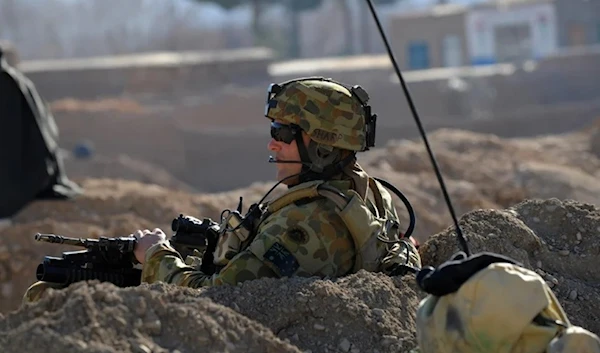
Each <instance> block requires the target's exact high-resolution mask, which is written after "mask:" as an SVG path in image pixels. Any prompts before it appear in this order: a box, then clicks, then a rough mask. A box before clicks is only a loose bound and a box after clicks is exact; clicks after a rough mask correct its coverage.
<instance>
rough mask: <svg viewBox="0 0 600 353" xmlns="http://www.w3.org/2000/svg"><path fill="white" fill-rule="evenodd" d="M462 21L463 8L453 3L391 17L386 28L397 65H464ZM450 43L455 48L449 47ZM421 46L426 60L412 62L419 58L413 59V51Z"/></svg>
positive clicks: (414, 66)
mask: <svg viewBox="0 0 600 353" xmlns="http://www.w3.org/2000/svg"><path fill="white" fill-rule="evenodd" d="M464 23H465V12H464V8H463V7H461V6H455V5H442V6H436V7H434V8H433V9H431V10H428V11H426V12H420V13H414V14H410V15H399V16H396V17H394V18H393V19H392V20H391V21H390V27H389V28H390V42H391V44H392V46H393V49H394V54H395V55H396V56H397V60H398V64H399V65H400V67H401V68H403V69H406V70H416V69H427V68H432V67H448V66H461V65H466V64H467V63H468V55H467V45H466V37H465V26H464ZM449 38H453V39H451V40H449ZM449 44H450V46H453V47H454V49H451V48H449ZM419 46H420V47H421V48H419ZM422 48H425V50H424V51H425V53H421V54H426V55H427V58H428V60H427V61H428V62H427V63H422V65H415V63H417V62H418V61H419V60H418V58H415V51H416V50H419V49H421V50H422ZM445 48H447V49H445ZM411 50H412V58H413V60H412V61H413V62H412V63H411ZM422 51H423V50H422ZM416 55H418V53H417V54H416Z"/></svg>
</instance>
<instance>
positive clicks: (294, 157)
mask: <svg viewBox="0 0 600 353" xmlns="http://www.w3.org/2000/svg"><path fill="white" fill-rule="evenodd" d="M276 122H277V121H276ZM276 137H277V136H276ZM276 137H275V138H273V137H272V138H271V141H269V144H268V145H267V148H268V149H269V150H270V151H272V152H274V155H273V156H272V157H273V158H275V160H278V161H300V153H299V152H298V145H297V143H296V140H293V141H291V142H290V143H286V142H285V141H281V140H280V139H278V138H276ZM302 140H303V141H304V144H305V145H308V142H309V140H310V138H309V137H308V135H306V134H305V133H304V132H302ZM275 165H276V167H277V180H282V179H284V178H287V177H289V176H292V175H295V174H298V173H300V171H301V170H302V164H300V163H276V164H275ZM297 182H298V179H297V178H290V179H288V180H285V181H284V182H283V184H286V185H293V184H295V183H297Z"/></svg>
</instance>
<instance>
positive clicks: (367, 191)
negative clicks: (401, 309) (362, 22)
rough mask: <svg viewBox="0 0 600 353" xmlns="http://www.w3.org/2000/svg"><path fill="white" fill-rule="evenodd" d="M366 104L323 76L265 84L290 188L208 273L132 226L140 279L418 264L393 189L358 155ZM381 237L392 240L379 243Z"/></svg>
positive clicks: (234, 277)
mask: <svg viewBox="0 0 600 353" xmlns="http://www.w3.org/2000/svg"><path fill="white" fill-rule="evenodd" d="M367 101H368V95H367V94H366V92H365V91H364V90H363V89H362V88H361V87H360V86H354V87H346V86H344V85H342V84H340V83H338V82H335V81H333V80H330V79H325V78H321V77H317V78H315V77H313V78H301V79H296V80H292V81H288V82H284V83H282V84H274V85H271V86H270V88H269V91H268V96H267V102H266V103H267V104H266V110H265V116H266V117H267V118H269V119H270V120H271V137H272V139H271V141H270V142H269V144H268V149H269V150H270V151H272V152H273V153H274V154H275V157H271V159H270V162H271V163H277V179H278V180H279V181H280V182H282V183H283V184H285V185H287V186H288V192H287V193H285V194H284V195H283V196H281V197H279V198H277V199H275V200H273V201H271V202H269V203H267V204H265V205H261V206H262V207H263V210H264V211H263V212H262V214H261V216H260V219H259V221H258V222H256V224H255V226H254V227H253V228H254V229H251V232H250V234H253V240H252V241H250V242H249V243H248V244H247V245H246V246H245V247H244V248H243V249H240V251H239V253H237V254H234V255H230V256H228V261H224V262H221V264H224V267H222V268H221V269H220V270H219V271H218V272H216V273H214V274H212V275H210V274H206V273H203V272H202V271H198V270H196V269H195V268H193V267H191V266H188V265H186V263H185V262H184V259H182V258H181V257H180V255H179V254H178V253H177V252H176V251H175V250H174V249H173V248H172V247H171V246H170V245H169V242H168V241H166V236H165V234H164V233H163V232H162V231H161V230H160V229H155V230H154V231H149V230H145V231H137V232H136V233H135V234H134V236H136V237H137V238H138V239H139V242H138V244H137V248H136V258H137V259H138V261H140V262H141V263H143V264H144V265H143V271H142V281H143V282H149V283H152V282H155V281H163V282H168V283H175V284H178V285H181V286H188V287H201V286H214V285H221V284H236V283H238V282H241V281H246V280H251V279H255V278H260V277H283V276H293V275H296V276H320V277H339V276H344V275H347V274H350V273H353V272H356V271H358V270H361V269H365V270H369V271H384V272H387V273H394V271H395V270H398V269H400V268H419V267H420V266H421V259H420V256H419V254H418V252H417V249H416V247H415V244H414V243H413V242H411V241H410V240H409V239H402V234H400V231H399V221H398V215H397V213H396V209H395V208H394V205H393V202H392V197H391V194H390V193H389V192H388V191H387V190H386V189H385V188H384V187H383V186H382V184H380V183H379V182H378V181H376V180H374V179H373V178H371V177H369V176H368V175H367V173H365V171H364V170H363V169H362V168H361V167H360V165H359V164H358V163H357V161H356V153H357V152H360V151H365V150H367V149H368V148H369V147H370V146H373V144H374V127H375V117H374V116H373V115H371V109H370V106H368V104H367ZM323 195H328V196H325V197H323ZM339 195H342V198H340V196H339ZM316 196H320V197H316ZM336 197H337V198H338V199H337V201H336ZM386 233H387V234H386ZM378 235H379V237H380V238H381V236H382V235H383V236H384V237H387V238H388V239H389V240H391V241H390V242H388V243H386V242H381V241H378V240H377V239H378ZM228 250H231V249H228ZM223 251H225V250H223V249H217V251H216V252H215V254H218V253H219V252H221V253H222V252H223ZM217 257H218V256H217ZM399 266H400V267H399ZM396 273H398V272H396Z"/></svg>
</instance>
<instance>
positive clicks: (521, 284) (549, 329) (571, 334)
mask: <svg viewBox="0 0 600 353" xmlns="http://www.w3.org/2000/svg"><path fill="white" fill-rule="evenodd" d="M416 323H417V341H418V343H419V349H418V351H419V352H420V353H445V352H448V353H449V352H452V353H479V352H495V353H570V352H578V353H584V352H585V353H600V339H598V336H596V335H594V334H593V333H591V332H589V331H587V330H585V329H583V328H581V327H578V326H573V325H571V323H570V322H569V320H568V318H567V315H566V314H565V312H564V310H563V308H562V307H561V305H560V303H559V302H558V300H557V299H556V297H555V296H554V294H553V292H552V290H551V289H550V288H549V287H548V285H547V284H546V282H545V281H544V279H543V278H542V277H540V276H539V275H538V274H537V273H535V272H533V271H530V270H528V269H525V268H522V267H520V266H517V265H513V264H508V263H495V264H492V265H489V266H488V267H486V268H484V269H483V270H480V271H479V272H477V273H476V274H475V275H473V276H472V277H471V278H470V279H469V280H467V281H466V282H465V283H464V284H463V285H462V286H461V287H460V288H459V289H458V291H457V292H455V293H451V294H448V295H445V296H442V297H437V296H433V295H430V296H428V297H427V298H425V299H423V301H421V303H420V304H419V308H418V310H417V320H416Z"/></svg>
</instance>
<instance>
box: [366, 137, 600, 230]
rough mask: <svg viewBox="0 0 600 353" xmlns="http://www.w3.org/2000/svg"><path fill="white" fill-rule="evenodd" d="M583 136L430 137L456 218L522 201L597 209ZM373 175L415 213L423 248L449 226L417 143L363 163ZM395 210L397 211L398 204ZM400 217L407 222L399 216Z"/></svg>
mask: <svg viewBox="0 0 600 353" xmlns="http://www.w3.org/2000/svg"><path fill="white" fill-rule="evenodd" d="M591 138H592V136H591V134H590V133H589V132H580V133H572V134H565V135H557V136H543V137H536V138H527V139H524V138H523V139H504V138H500V137H498V136H495V135H492V134H479V133H472V132H468V131H461V130H453V129H440V130H437V131H435V132H434V133H432V134H431V135H430V137H429V140H430V143H431V146H432V149H433V150H434V153H435V156H436V160H437V162H438V165H439V166H440V169H441V171H442V174H443V176H444V181H445V184H446V187H447V189H448V193H449V194H450V196H451V198H452V203H453V205H454V207H455V208H456V212H457V214H459V215H460V214H464V213H465V212H469V211H471V210H474V209H480V208H483V209H501V208H506V207H509V206H511V205H514V204H516V203H518V202H521V201H523V200H525V199H533V198H552V197H555V198H558V199H561V200H562V199H574V200H578V201H580V202H589V203H594V204H600V187H599V186H598V183H597V182H596V180H598V175H600V158H599V157H596V156H594V155H593V154H592V153H590V151H589V146H590V139H591ZM361 164H362V165H363V166H364V168H365V169H366V170H367V171H368V172H369V173H370V174H372V175H374V176H379V177H382V178H384V179H387V180H389V181H391V182H392V183H393V184H394V185H396V186H398V187H399V188H400V189H401V190H402V191H403V192H404V193H405V194H406V196H407V197H408V199H409V200H410V201H411V203H412V204H413V206H414V208H415V211H416V213H417V219H418V222H417V227H416V229H415V233H414V235H415V236H416V238H418V239H419V240H421V241H424V240H425V239H427V237H428V236H429V235H431V234H434V233H437V232H439V231H441V230H442V229H443V227H445V226H446V225H447V224H451V222H452V220H451V219H450V214H449V212H448V210H447V206H446V203H445V201H444V198H443V195H442V193H441V190H440V187H439V183H438V181H437V178H436V177H435V174H434V173H433V168H432V166H431V162H430V160H429V157H428V155H427V153H426V150H425V148H424V147H423V144H422V142H421V141H420V140H415V141H409V140H400V141H393V142H390V143H388V144H387V145H386V146H385V147H383V148H380V149H375V150H373V151H370V152H368V153H366V154H365V155H363V156H361ZM396 201H397V202H396V204H397V205H398V207H399V209H403V207H402V206H401V203H400V202H399V200H396ZM400 216H401V217H405V218H404V221H405V222H406V221H407V220H408V218H407V217H406V216H405V212H401V213H400Z"/></svg>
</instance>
